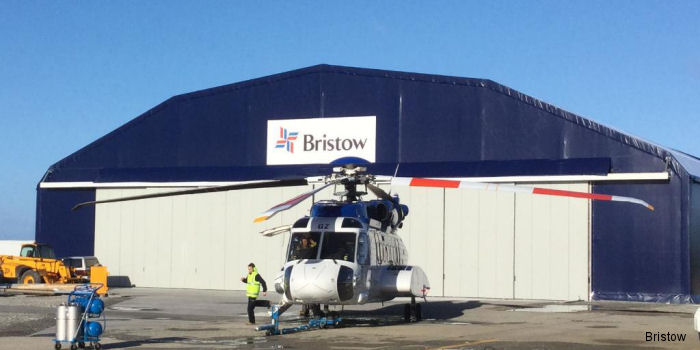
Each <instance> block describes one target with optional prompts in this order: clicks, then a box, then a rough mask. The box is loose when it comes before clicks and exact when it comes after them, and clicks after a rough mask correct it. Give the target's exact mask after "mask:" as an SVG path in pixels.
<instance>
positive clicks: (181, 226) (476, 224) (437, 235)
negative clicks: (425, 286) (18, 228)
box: [95, 184, 589, 300]
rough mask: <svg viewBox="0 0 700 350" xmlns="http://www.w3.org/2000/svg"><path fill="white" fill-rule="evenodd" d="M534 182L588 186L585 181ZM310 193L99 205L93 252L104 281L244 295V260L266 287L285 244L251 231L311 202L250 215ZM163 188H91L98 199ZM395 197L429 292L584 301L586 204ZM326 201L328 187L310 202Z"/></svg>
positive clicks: (445, 195) (473, 195)
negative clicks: (106, 276)
mask: <svg viewBox="0 0 700 350" xmlns="http://www.w3.org/2000/svg"><path fill="white" fill-rule="evenodd" d="M538 186H541V187H550V188H557V189H565V190H574V191H583V192H586V191H588V184H558V185H544V186H543V185H541V184H538ZM382 187H385V189H388V187H386V186H382ZM309 188H310V187H296V188H271V189H257V190H243V191H230V192H225V193H210V194H204V195H187V196H182V197H167V198H156V199H149V200H141V201H133V202H120V203H108V204H100V205H98V206H97V208H96V219H95V233H96V235H95V254H96V255H97V256H99V257H100V260H101V261H102V263H103V264H105V265H106V266H108V268H109V271H110V273H111V274H112V275H125V276H128V277H129V278H130V280H131V282H132V283H134V284H136V285H137V286H142V287H165V288H198V289H232V290H243V289H244V287H245V286H244V285H243V284H242V283H240V281H239V278H240V277H241V276H242V275H243V274H244V272H245V266H246V265H247V264H248V263H249V262H251V261H253V262H255V263H256V264H257V265H258V267H259V269H260V272H261V274H262V275H263V277H264V278H265V279H266V281H267V282H268V283H272V282H273V281H274V278H275V276H277V275H278V274H279V268H280V267H281V266H282V264H283V262H284V261H283V259H284V251H285V249H286V247H287V237H286V235H279V236H275V237H269V238H266V237H262V236H260V235H259V233H258V232H260V231H262V230H264V229H267V228H271V227H276V226H280V225H285V224H291V223H293V222H294V221H295V220H296V219H297V218H299V217H302V216H304V215H307V214H308V208H309V205H308V203H302V204H300V205H299V206H297V207H295V208H293V209H291V210H289V211H287V212H283V213H281V214H279V215H278V216H276V217H274V218H273V219H271V220H270V222H267V223H264V224H254V223H253V222H252V218H253V217H255V216H256V214H259V213H260V212H261V211H264V210H266V209H267V208H269V207H272V206H273V205H275V204H278V203H280V202H283V201H284V200H286V199H288V198H291V197H293V196H295V195H297V194H299V193H302V192H304V191H307V190H308V189H309ZM164 190H166V189H162V188H160V189H153V188H151V189H99V190H98V191H97V199H100V200H101V199H109V198H115V197H123V196H132V195H139V194H147V193H154V192H158V191H164ZM167 190H172V189H167ZM393 192H394V193H396V192H398V193H399V194H400V196H401V200H402V202H403V203H407V204H408V205H409V208H410V212H409V215H408V216H407V218H406V221H405V222H404V228H403V229H402V230H400V231H399V232H400V235H401V236H402V238H403V240H404V243H405V244H406V246H407V249H408V250H409V262H410V263H411V264H415V265H419V266H421V267H422V268H423V269H424V271H425V272H426V274H427V275H428V278H429V280H430V282H431V291H430V295H434V296H456V297H481V298H505V299H512V298H516V299H550V300H588V295H589V289H588V239H589V238H588V237H589V234H588V232H589V229H588V228H589V225H588V222H589V220H588V218H589V214H588V212H589V209H588V201H585V200H577V199H567V198H557V197H545V196H537V197H535V196H532V195H529V194H518V195H517V196H516V195H514V194H512V193H502V192H489V191H474V190H465V189H447V190H443V189H427V188H394V189H393ZM330 196H331V189H327V190H324V191H322V192H320V193H319V194H317V195H316V196H315V197H316V199H326V198H330ZM443 277H444V279H443ZM268 288H272V285H269V286H268Z"/></svg>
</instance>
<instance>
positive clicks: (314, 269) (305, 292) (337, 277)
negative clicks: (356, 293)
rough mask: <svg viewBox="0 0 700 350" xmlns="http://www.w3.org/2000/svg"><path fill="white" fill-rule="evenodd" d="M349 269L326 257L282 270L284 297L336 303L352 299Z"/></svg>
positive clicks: (309, 301) (304, 301)
mask: <svg viewBox="0 0 700 350" xmlns="http://www.w3.org/2000/svg"><path fill="white" fill-rule="evenodd" d="M352 276H353V271H352V269H351V268H349V267H347V266H342V265H339V264H337V263H335V262H333V261H330V260H310V261H305V262H302V263H299V264H295V265H292V266H290V267H288V268H287V270H286V271H285V284H286V286H288V288H286V290H285V293H288V294H287V298H288V299H291V300H294V301H296V302H303V303H318V304H326V303H336V302H339V301H344V300H348V299H350V298H352V296H353V289H352V288H353V286H352Z"/></svg>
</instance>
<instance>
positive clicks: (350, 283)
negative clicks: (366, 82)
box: [73, 165, 654, 322]
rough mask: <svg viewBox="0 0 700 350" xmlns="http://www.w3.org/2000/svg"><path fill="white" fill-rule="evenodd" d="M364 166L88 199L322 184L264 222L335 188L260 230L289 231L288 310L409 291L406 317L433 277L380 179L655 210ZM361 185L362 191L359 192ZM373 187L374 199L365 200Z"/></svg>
mask: <svg viewBox="0 0 700 350" xmlns="http://www.w3.org/2000/svg"><path fill="white" fill-rule="evenodd" d="M366 171H367V169H366V167H360V166H354V165H346V166H343V167H336V168H334V169H333V173H332V174H331V175H328V176H325V177H323V178H321V179H318V178H313V179H311V180H310V179H306V178H302V179H287V180H266V181H259V182H253V183H245V184H235V185H225V186H217V187H206V188H197V189H190V190H182V191H173V192H164V193H155V194H148V195H139V196H131V197H122V198H114V199H108V200H101V201H92V202H84V203H80V204H78V205H76V206H75V207H74V208H73V209H74V210H75V209H77V208H80V207H82V206H85V205H91V204H100V203H110V202H120V201H131V200H139V199H147V198H156V197H166V196H177V195H186V194H197V193H207V192H219V191H231V190H240V189H253V188H268V187H284V186H306V185H308V184H310V183H313V182H320V183H321V184H322V185H320V186H319V187H317V188H315V189H313V190H312V191H309V192H306V193H303V194H301V195H298V196H296V197H294V198H292V199H290V200H288V201H286V202H283V203H281V204H278V205H276V206H274V207H272V208H270V209H269V210H267V211H265V212H264V213H262V214H261V215H259V216H258V217H256V218H255V219H254V221H255V222H262V221H265V220H267V219H269V218H271V217H272V216H274V215H275V214H277V213H279V212H282V211H284V210H287V209H290V208H292V207H294V206H296V205H297V204H299V203H301V202H303V201H304V200H306V199H308V198H310V197H312V196H313V195H314V194H316V193H318V192H320V191H322V190H324V189H326V188H328V187H330V186H335V187H336V190H337V189H338V188H340V190H339V191H335V192H334V193H335V195H336V196H337V199H335V200H322V201H317V202H315V203H313V204H312V206H311V210H310V213H309V216H305V217H303V218H300V219H298V220H296V222H294V223H293V224H292V225H286V226H282V227H278V228H273V229H269V230H265V231H263V232H261V233H262V234H263V235H265V236H272V235H276V234H282V233H289V234H290V235H291V237H290V240H289V246H288V249H287V257H286V263H285V264H284V266H283V267H282V269H281V274H280V275H279V276H278V277H277V278H276V279H275V281H274V287H275V290H276V291H277V292H278V293H279V294H281V295H282V297H281V298H282V299H281V304H282V309H281V311H282V312H283V311H284V310H286V309H287V308H288V307H289V306H291V305H295V304H300V305H321V304H323V305H326V307H327V306H328V305H358V304H365V303H377V302H385V301H389V300H392V299H394V298H397V297H410V298H411V302H410V303H409V304H406V305H405V306H404V315H403V316H404V318H405V320H406V321H408V322H415V321H419V320H421V318H422V311H421V304H420V303H416V298H424V299H425V297H426V296H427V294H428V292H429V290H430V283H429V281H428V278H427V276H426V274H425V272H423V270H422V269H421V268H420V267H418V266H412V265H409V264H408V261H409V259H408V253H407V249H406V247H405V245H404V243H403V241H402V239H401V237H400V236H399V235H398V230H399V229H400V228H401V227H402V226H403V220H404V218H405V217H406V215H408V213H409V209H408V206H406V205H405V204H401V203H400V201H399V197H398V196H397V195H390V194H389V193H387V192H385V191H384V190H383V189H381V188H379V187H378V184H380V183H382V182H386V183H390V184H391V185H392V186H417V187H438V188H470V189H481V190H490V191H508V192H519V193H532V194H540V195H551V196H565V197H575V198H583V199H591V200H603V201H619V202H629V203H634V204H639V205H642V206H645V207H647V208H648V209H650V210H653V209H654V208H653V207H652V206H651V205H649V204H648V203H646V202H644V201H642V200H640V199H637V198H631V197H622V196H612V195H606V194H596V193H585V192H574V191H564V190H554V189H546V188H538V187H529V186H519V185H504V184H493V183H479V182H470V181H459V180H450V179H425V178H406V177H396V176H394V177H390V176H387V177H383V178H381V179H380V178H378V177H376V176H373V175H370V174H367V173H366ZM362 190H364V191H362ZM368 191H369V192H371V193H373V194H374V195H375V196H376V197H377V198H376V199H372V200H363V199H362V197H363V196H365V195H367V194H368Z"/></svg>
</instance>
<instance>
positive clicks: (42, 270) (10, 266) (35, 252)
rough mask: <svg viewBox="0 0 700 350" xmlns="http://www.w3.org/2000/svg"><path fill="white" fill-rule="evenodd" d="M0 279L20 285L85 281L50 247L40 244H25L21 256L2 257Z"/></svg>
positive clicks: (0, 258) (0, 260) (0, 259)
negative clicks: (57, 257)
mask: <svg viewBox="0 0 700 350" xmlns="http://www.w3.org/2000/svg"><path fill="white" fill-rule="evenodd" d="M0 279H4V280H7V281H8V282H15V283H20V284H30V283H79V282H83V281H84V278H83V277H80V276H76V274H75V272H74V271H72V268H69V267H67V266H66V265H65V264H64V263H63V262H62V261H61V260H58V259H56V255H55V254H54V252H53V248H51V246H50V245H47V244H38V243H29V244H23V245H22V248H21V249H20V253H19V256H12V255H0Z"/></svg>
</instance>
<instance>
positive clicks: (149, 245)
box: [95, 186, 311, 290]
mask: <svg viewBox="0 0 700 350" xmlns="http://www.w3.org/2000/svg"><path fill="white" fill-rule="evenodd" d="M309 189H311V187H310V186H308V187H307V186H299V187H290V188H269V189H255V190H240V191H229V192H217V193H206V194H199V195H185V196H176V197H166V198H152V199H146V200H138V201H130V202H119V203H107V204H99V205H97V207H96V208H95V255H96V256H97V257H98V258H99V259H100V262H101V263H102V264H103V265H105V266H107V269H108V271H109V274H110V275H119V276H128V277H129V279H130V280H131V282H132V283H133V284H135V285H137V286H139V287H163V288H196V289H233V290H243V289H245V284H243V283H241V281H240V278H241V277H242V276H243V275H245V274H246V273H247V269H246V266H247V265H248V263H250V262H255V264H256V265H257V266H258V269H259V271H260V273H261V275H262V276H263V278H265V280H266V281H267V283H268V288H273V286H272V283H273V281H274V278H275V277H276V276H277V275H278V274H279V270H280V267H281V266H282V264H283V261H284V251H285V250H286V244H287V239H288V238H287V235H278V236H275V237H262V236H261V235H260V234H259V232H260V231H262V230H264V229H267V228H272V227H277V226H280V225H284V224H292V223H293V222H294V221H295V220H296V219H298V218H299V217H302V216H304V215H308V209H309V206H308V204H307V205H299V206H297V207H295V208H293V209H291V210H288V211H286V212H283V213H280V214H278V215H276V216H275V217H273V218H272V219H270V220H268V221H266V222H264V223H260V224H255V223H253V219H254V218H255V217H256V216H257V215H258V214H260V213H261V212H263V211H265V210H267V209H269V208H270V207H272V206H274V205H276V204H279V203H281V202H283V201H285V200H288V199H289V198H292V197H294V196H296V195H298V194H300V193H302V192H305V191H308V190H309ZM172 190H174V189H173V188H165V189H163V188H158V189H153V188H151V189H98V190H97V193H96V197H97V199H98V200H101V199H108V198H116V197H125V196H134V195H139V194H147V193H154V192H163V191H172Z"/></svg>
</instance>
